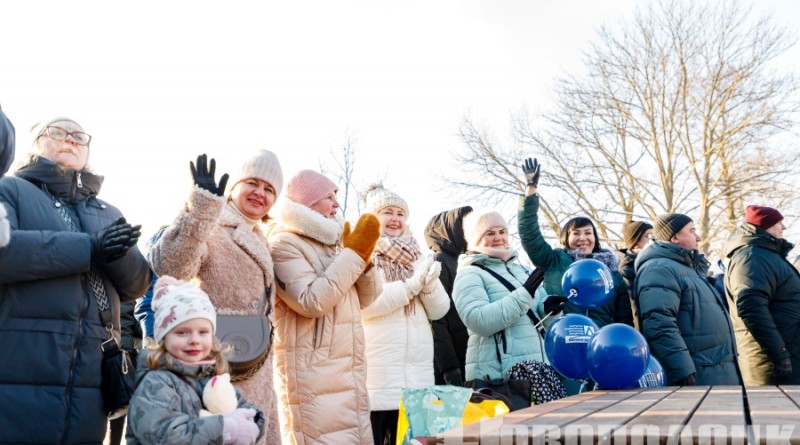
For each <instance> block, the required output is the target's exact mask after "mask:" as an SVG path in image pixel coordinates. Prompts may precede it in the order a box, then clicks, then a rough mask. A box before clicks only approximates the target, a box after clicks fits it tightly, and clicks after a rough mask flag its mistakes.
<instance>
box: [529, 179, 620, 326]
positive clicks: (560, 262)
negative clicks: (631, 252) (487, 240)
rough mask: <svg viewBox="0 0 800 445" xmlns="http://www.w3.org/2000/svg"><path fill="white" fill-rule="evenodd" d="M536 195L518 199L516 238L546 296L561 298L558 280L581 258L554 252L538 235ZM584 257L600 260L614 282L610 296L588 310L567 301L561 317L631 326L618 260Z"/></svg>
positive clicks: (608, 255) (611, 256) (572, 253)
mask: <svg viewBox="0 0 800 445" xmlns="http://www.w3.org/2000/svg"><path fill="white" fill-rule="evenodd" d="M538 212H539V195H538V194H534V195H531V196H528V197H525V198H522V199H520V208H519V213H518V222H519V237H520V240H521V241H522V248H523V249H525V252H526V253H527V254H528V258H530V260H531V262H532V263H533V264H534V265H535V266H536V267H541V268H543V269H544V270H545V273H544V289H545V290H546V291H547V294H548V295H558V296H564V291H563V288H562V286H561V279H562V277H563V276H564V272H566V270H567V269H568V268H569V266H570V265H571V264H572V263H574V262H575V261H576V260H578V259H582V258H581V256H583V255H582V254H581V253H580V252H579V251H571V250H570V251H567V250H566V249H563V248H558V249H554V248H553V247H552V246H550V244H549V243H548V242H547V240H545V239H544V236H542V231H541V229H540V227H539V215H538ZM585 258H593V259H596V260H598V261H601V262H602V263H603V264H605V265H606V266H608V268H609V269H610V270H611V276H612V277H613V280H614V294H613V295H612V296H611V298H609V300H608V301H607V302H606V304H604V305H603V306H601V307H599V308H597V309H591V310H589V311H588V313H587V311H586V310H585V309H581V308H579V307H577V306H575V305H574V304H573V303H572V302H567V305H566V306H565V307H564V313H565V314H572V313H575V314H581V315H587V316H588V317H589V318H591V319H592V321H594V322H595V323H597V326H598V327H601V328H602V327H603V326H605V325H607V324H611V323H625V324H627V325H629V326H633V314H632V312H631V305H630V300H629V298H628V287H627V286H626V285H625V281H624V279H623V278H622V275H620V273H619V271H618V270H617V267H618V261H617V258H616V256H615V254H614V253H613V252H609V251H603V252H597V253H592V254H590V255H588V256H585Z"/></svg>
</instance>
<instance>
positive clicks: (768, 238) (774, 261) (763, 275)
mask: <svg viewBox="0 0 800 445" xmlns="http://www.w3.org/2000/svg"><path fill="white" fill-rule="evenodd" d="M792 248H794V245H793V244H792V243H790V242H788V241H786V240H784V239H777V238H775V237H774V236H772V235H770V234H769V233H767V232H766V231H765V230H763V229H761V228H758V227H756V226H754V225H752V224H749V223H742V225H741V226H739V228H738V230H737V231H736V232H735V233H734V234H733V235H731V237H730V239H729V240H728V242H727V243H726V245H725V249H724V252H725V256H726V257H727V258H729V262H728V269H727V273H726V274H725V292H726V295H727V298H729V299H731V301H732V302H733V303H734V304H732V305H731V306H732V310H731V318H733V327H734V331H735V333H736V345H737V347H738V350H739V366H740V369H741V370H742V378H743V379H744V384H745V385H776V384H780V385H800V274H798V272H797V269H795V268H794V266H792V264H790V263H789V261H787V260H786V255H787V254H788V253H789V251H790V250H792ZM787 357H789V358H791V360H792V374H790V375H788V376H785V377H779V378H773V377H772V364H773V363H774V362H779V361H781V360H783V359H785V358H787Z"/></svg>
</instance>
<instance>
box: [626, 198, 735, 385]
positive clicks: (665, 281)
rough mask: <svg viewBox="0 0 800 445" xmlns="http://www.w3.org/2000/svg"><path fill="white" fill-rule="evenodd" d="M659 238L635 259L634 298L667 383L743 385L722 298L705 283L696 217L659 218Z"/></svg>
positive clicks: (656, 234)
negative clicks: (693, 218) (695, 225)
mask: <svg viewBox="0 0 800 445" xmlns="http://www.w3.org/2000/svg"><path fill="white" fill-rule="evenodd" d="M653 235H654V238H655V239H653V240H652V241H651V242H650V245H649V246H648V247H647V249H644V250H643V251H641V253H639V256H638V257H637V258H636V264H635V267H636V281H635V289H636V292H635V294H634V295H635V298H636V299H637V303H638V306H639V310H640V314H641V318H640V328H641V331H642V334H643V335H644V337H645V338H646V339H647V342H648V343H649V344H650V352H651V353H652V354H653V355H654V356H655V357H656V358H657V359H658V360H659V361H660V362H661V364H662V365H663V366H664V371H665V372H666V374H667V384H668V385H680V386H685V385H739V384H740V380H739V376H738V371H737V369H736V344H735V342H734V336H733V326H732V325H731V321H730V318H729V317H728V313H727V311H726V310H725V306H724V302H723V301H722V296H721V295H720V294H719V293H718V292H717V291H716V290H715V289H714V287H713V286H712V285H711V283H709V282H708V280H707V279H706V273H707V271H708V267H709V263H708V261H707V260H706V258H705V255H703V254H702V253H700V252H699V251H698V250H697V246H698V243H699V242H700V237H699V236H698V235H697V232H696V229H695V227H694V222H693V221H692V219H691V218H689V217H688V216H686V215H683V214H680V213H670V214H666V215H661V216H659V217H657V218H656V219H655V221H654V224H653Z"/></svg>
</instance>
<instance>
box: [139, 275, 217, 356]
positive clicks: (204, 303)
mask: <svg viewBox="0 0 800 445" xmlns="http://www.w3.org/2000/svg"><path fill="white" fill-rule="evenodd" d="M150 307H151V308H152V309H153V312H154V313H155V319H154V322H153V334H154V337H155V339H156V341H161V340H162V339H163V338H164V336H165V335H167V333H169V331H170V330H172V328H174V327H175V326H178V325H179V324H181V323H183V322H184V321H188V320H193V319H195V318H204V319H206V320H208V321H210V322H211V328H212V330H213V331H214V332H216V331H217V311H216V310H214V305H212V304H211V300H209V299H208V295H206V293H205V292H203V291H202V290H201V289H200V288H198V287H197V286H195V285H194V284H192V283H187V282H185V281H180V280H176V279H175V278H173V277H171V276H169V275H162V276H161V277H159V278H158V280H157V281H156V284H155V286H154V287H153V300H152V301H151V303H150Z"/></svg>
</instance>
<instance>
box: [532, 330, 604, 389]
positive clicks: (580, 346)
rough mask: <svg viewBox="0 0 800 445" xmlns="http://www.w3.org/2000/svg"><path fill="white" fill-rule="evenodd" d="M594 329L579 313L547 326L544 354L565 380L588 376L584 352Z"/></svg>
mask: <svg viewBox="0 0 800 445" xmlns="http://www.w3.org/2000/svg"><path fill="white" fill-rule="evenodd" d="M597 329H598V328H597V325H596V324H595V322H593V321H592V319H590V318H589V317H587V316H585V315H580V314H567V315H562V316H561V317H558V318H557V319H556V320H555V321H554V322H553V324H551V325H550V327H549V328H548V329H547V335H545V338H544V351H545V353H546V354H547V359H548V360H550V364H551V365H553V367H554V368H556V371H558V372H559V373H561V375H563V376H564V377H566V378H568V379H585V378H587V377H589V369H588V367H587V364H586V349H587V347H588V346H589V340H590V339H591V338H592V335H594V333H595V332H597Z"/></svg>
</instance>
